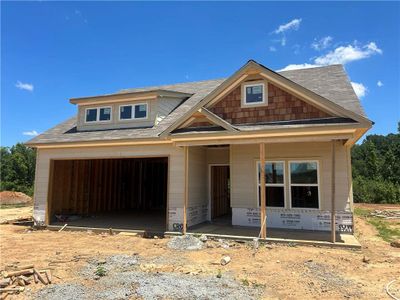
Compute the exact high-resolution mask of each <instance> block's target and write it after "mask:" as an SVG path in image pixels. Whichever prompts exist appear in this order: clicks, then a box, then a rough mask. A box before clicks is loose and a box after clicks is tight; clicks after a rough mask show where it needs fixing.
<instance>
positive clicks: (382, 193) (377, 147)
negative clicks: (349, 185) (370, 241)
mask: <svg viewBox="0 0 400 300" xmlns="http://www.w3.org/2000/svg"><path fill="white" fill-rule="evenodd" d="M398 124H399V128H398V129H399V130H400V122H399V123H398ZM352 166H353V191H354V200H355V201H356V202H371V203H400V132H398V133H396V134H394V133H391V134H388V135H386V136H384V135H376V134H373V135H368V136H367V137H366V138H365V140H364V141H363V143H362V144H361V145H354V147H353V149H352Z"/></svg>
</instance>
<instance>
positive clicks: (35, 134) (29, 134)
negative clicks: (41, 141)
mask: <svg viewBox="0 0 400 300" xmlns="http://www.w3.org/2000/svg"><path fill="white" fill-rule="evenodd" d="M22 134H23V135H28V136H37V135H39V133H38V132H37V131H36V130H31V131H24V132H23V133H22Z"/></svg>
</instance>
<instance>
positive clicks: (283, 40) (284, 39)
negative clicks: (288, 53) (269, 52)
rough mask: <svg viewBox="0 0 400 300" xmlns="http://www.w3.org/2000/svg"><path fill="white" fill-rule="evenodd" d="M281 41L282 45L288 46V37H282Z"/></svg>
mask: <svg viewBox="0 0 400 300" xmlns="http://www.w3.org/2000/svg"><path fill="white" fill-rule="evenodd" d="M280 41H281V46H286V37H285V36H284V37H282V38H281V40H280Z"/></svg>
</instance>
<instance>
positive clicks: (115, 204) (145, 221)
mask: <svg viewBox="0 0 400 300" xmlns="http://www.w3.org/2000/svg"><path fill="white" fill-rule="evenodd" d="M51 164H52V166H51V173H50V186H49V206H48V213H49V222H50V224H51V225H64V224H68V226H79V227H90V228H114V229H128V230H144V231H148V232H164V231H165V230H166V228H167V185H168V158H166V157H161V158H116V159H79V160H78V159H77V160H53V161H52V162H51Z"/></svg>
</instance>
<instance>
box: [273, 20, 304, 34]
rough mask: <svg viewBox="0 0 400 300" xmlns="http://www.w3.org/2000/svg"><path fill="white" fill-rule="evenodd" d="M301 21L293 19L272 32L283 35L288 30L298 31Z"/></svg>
mask: <svg viewBox="0 0 400 300" xmlns="http://www.w3.org/2000/svg"><path fill="white" fill-rule="evenodd" d="M300 23H301V19H293V20H292V21H290V22H289V23H286V24H282V25H280V26H279V27H278V29H276V30H274V33H276V34H278V33H284V32H286V31H288V30H298V29H299V27H300Z"/></svg>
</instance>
